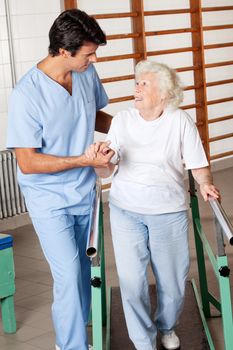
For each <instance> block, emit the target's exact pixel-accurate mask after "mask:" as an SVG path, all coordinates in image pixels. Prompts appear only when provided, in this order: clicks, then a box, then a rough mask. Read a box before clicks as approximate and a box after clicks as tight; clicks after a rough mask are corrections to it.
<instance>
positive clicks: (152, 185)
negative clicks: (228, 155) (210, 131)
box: [107, 108, 208, 214]
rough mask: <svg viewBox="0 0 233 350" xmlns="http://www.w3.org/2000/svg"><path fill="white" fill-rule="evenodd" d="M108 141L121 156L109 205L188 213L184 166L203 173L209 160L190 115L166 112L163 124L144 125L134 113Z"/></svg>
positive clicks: (122, 116) (121, 118) (116, 125)
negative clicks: (201, 169)
mask: <svg viewBox="0 0 233 350" xmlns="http://www.w3.org/2000/svg"><path fill="white" fill-rule="evenodd" d="M107 140H110V141H111V145H110V147H111V148H113V149H114V150H115V151H116V152H117V154H118V156H119V157H120V162H119V167H118V170H117V172H116V173H115V175H114V177H113V182H112V186H111V191H110V197H109V200H110V203H112V204H114V205H116V206H118V207H120V208H122V209H126V210H130V211H133V212H137V213H142V214H162V213H169V212H177V211H181V210H185V209H187V203H186V191H185V188H184V165H185V167H186V169H195V168H202V167H205V166H207V165H208V161H207V159H206V155H205V152H204V149H203V146H202V143H201V140H200V137H199V133H198V130H197V128H196V125H195V123H194V122H193V120H192V119H191V117H190V116H189V115H188V114H187V113H186V112H184V111H183V110H181V109H177V110H171V109H166V110H165V111H164V112H163V114H162V115H161V116H160V117H159V118H158V119H155V120H153V121H145V120H144V119H143V118H142V117H141V116H140V114H139V112H138V110H136V109H135V108H129V109H128V110H125V111H122V112H119V113H118V114H117V115H116V116H115V117H114V118H113V121H112V125H111V128H110V130H109V133H108V136H107ZM113 162H114V160H113Z"/></svg>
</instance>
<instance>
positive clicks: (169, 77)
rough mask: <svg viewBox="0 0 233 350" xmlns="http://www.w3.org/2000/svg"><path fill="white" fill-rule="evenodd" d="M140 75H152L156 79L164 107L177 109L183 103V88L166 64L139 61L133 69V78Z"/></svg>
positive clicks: (175, 74)
mask: <svg viewBox="0 0 233 350" xmlns="http://www.w3.org/2000/svg"><path fill="white" fill-rule="evenodd" d="M142 73H154V74H156V77H157V78H158V83H159V89H160V92H161V93H163V94H164V95H165V98H166V102H165V103H166V105H167V106H170V107H173V108H178V106H179V105H180V103H181V102H182V101H183V86H182V84H181V81H180V78H179V77H178V75H177V73H176V72H175V70H174V69H172V68H170V67H168V66H167V65H166V64H163V63H158V62H153V61H147V60H145V61H140V62H138V64H137V65H136V67H135V77H136V79H137V77H138V76H139V75H140V74H142Z"/></svg>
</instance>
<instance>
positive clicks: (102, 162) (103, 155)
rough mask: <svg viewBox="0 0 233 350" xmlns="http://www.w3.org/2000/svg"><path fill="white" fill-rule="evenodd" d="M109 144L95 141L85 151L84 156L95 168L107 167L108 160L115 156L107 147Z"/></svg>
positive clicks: (108, 142)
mask: <svg viewBox="0 0 233 350" xmlns="http://www.w3.org/2000/svg"><path fill="white" fill-rule="evenodd" d="M110 143H111V141H106V142H100V141H97V142H95V143H93V144H92V145H90V146H89V147H88V148H87V149H86V151H85V156H86V157H87V158H88V159H89V160H91V161H92V163H93V164H92V165H93V166H94V167H95V168H107V167H108V166H109V164H110V160H111V159H112V157H113V156H114V154H115V152H114V151H113V150H112V149H111V148H110V147H109V145H110Z"/></svg>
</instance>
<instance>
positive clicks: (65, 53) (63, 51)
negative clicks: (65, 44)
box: [59, 48, 70, 58]
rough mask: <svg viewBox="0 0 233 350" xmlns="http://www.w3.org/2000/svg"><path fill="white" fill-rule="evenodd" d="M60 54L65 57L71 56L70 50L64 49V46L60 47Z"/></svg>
mask: <svg viewBox="0 0 233 350" xmlns="http://www.w3.org/2000/svg"><path fill="white" fill-rule="evenodd" d="M59 54H60V55H61V56H62V57H64V58H68V57H70V52H69V51H67V50H65V49H63V48H60V49H59Z"/></svg>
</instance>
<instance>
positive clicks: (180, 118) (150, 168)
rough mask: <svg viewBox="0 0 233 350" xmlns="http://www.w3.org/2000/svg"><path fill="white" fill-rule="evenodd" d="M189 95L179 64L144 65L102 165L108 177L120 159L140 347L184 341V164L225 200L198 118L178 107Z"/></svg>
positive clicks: (119, 229) (93, 151) (113, 213)
mask: <svg viewBox="0 0 233 350" xmlns="http://www.w3.org/2000/svg"><path fill="white" fill-rule="evenodd" d="M182 98H183V92H182V88H181V85H180V81H179V79H178V77H177V75H176V73H175V72H174V71H173V70H172V69H170V68H169V67H167V66H166V65H164V64H159V63H155V62H149V61H142V62H139V63H138V64H137V66H136V86H135V107H134V108H129V109H128V110H125V111H122V112H119V113H118V114H117V115H116V116H115V117H114V119H113V121H112V125H111V128H110V131H109V134H108V136H107V140H109V141H111V145H110V147H111V148H112V149H113V150H114V151H115V153H116V154H115V156H114V158H113V159H112V164H111V165H110V166H109V167H108V168H105V169H96V172H97V174H98V175H100V176H102V177H108V176H110V174H111V173H112V172H113V171H114V168H115V164H116V163H117V164H118V169H117V171H116V172H115V175H114V177H113V182H112V186H111V191H110V197H109V201H110V220H111V230H112V238H113V245H114V251H115V259H116V266H117V271H118V275H119V281H120V289H121V296H122V302H123V308H124V313H125V318H126V323H127V328H128V332H129V336H130V339H131V340H132V341H133V343H134V346H135V348H136V349H137V350H154V349H156V335H157V330H159V331H160V332H161V333H162V338H161V341H162V345H163V346H164V348H165V349H177V348H179V346H180V340H179V338H178V336H177V335H176V333H175V331H174V327H175V326H176V324H177V321H178V318H179V316H180V314H181V311H182V308H183V303H184V295H185V282H186V278H187V275H188V270H189V249H188V212H187V204H186V198H185V197H186V191H185V187H184V165H185V167H186V169H191V170H192V174H193V176H194V178H195V179H196V181H197V182H198V184H199V185H200V191H201V194H202V196H203V197H204V200H207V199H208V196H212V197H214V198H218V197H219V191H218V189H217V188H216V187H215V186H214V185H213V181H212V176H211V173H210V170H209V168H208V161H207V159H206V156H205V152H204V149H203V147H202V143H201V140H200V137H199V134H198V131H197V128H196V126H195V123H194V122H193V120H192V119H191V117H190V116H189V115H188V114H187V113H186V112H184V111H183V110H181V109H178V105H179V104H180V102H181V101H182ZM109 144H110V143H109V142H107V143H106V142H104V143H100V142H99V143H96V144H94V145H92V146H90V148H89V149H88V150H87V151H86V156H87V157H88V158H93V157H95V156H96V155H97V153H98V152H102V153H106V152H108V149H109V148H108V146H109ZM114 163H115V164H114ZM149 263H150V264H151V267H152V270H153V273H154V276H155V279H156V288H157V311H156V314H155V319H151V310H150V299H149V293H148V279H147V267H148V264H149Z"/></svg>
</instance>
